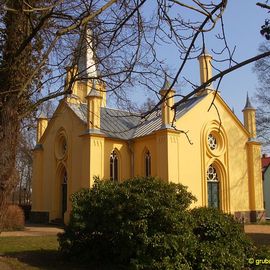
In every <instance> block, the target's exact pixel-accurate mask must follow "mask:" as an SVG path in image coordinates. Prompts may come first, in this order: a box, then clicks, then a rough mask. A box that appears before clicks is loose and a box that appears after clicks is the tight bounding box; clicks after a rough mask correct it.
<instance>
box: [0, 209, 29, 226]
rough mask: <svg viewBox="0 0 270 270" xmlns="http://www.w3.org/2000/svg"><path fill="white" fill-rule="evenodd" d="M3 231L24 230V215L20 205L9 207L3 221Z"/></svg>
mask: <svg viewBox="0 0 270 270" xmlns="http://www.w3.org/2000/svg"><path fill="white" fill-rule="evenodd" d="M2 226H3V230H5V231H11V230H22V229H23V228H24V213H23V210H22V209H21V208H20V207H19V206H18V205H9V206H8V208H7V212H6V215H5V219H4V221H3V225H2Z"/></svg>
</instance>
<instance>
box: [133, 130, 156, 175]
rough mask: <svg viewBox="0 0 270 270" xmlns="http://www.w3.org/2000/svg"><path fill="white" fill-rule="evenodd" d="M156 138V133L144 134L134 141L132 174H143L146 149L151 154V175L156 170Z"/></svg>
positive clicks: (154, 173)
mask: <svg viewBox="0 0 270 270" xmlns="http://www.w3.org/2000/svg"><path fill="white" fill-rule="evenodd" d="M156 140H157V138H156V135H150V136H145V137H142V138H138V139H136V140H135V141H134V157H135V158H134V176H141V175H142V176H145V160H144V154H145V152H146V151H147V150H148V151H149V152H150V154H151V175H152V176H158V172H157V153H158V149H157V142H156Z"/></svg>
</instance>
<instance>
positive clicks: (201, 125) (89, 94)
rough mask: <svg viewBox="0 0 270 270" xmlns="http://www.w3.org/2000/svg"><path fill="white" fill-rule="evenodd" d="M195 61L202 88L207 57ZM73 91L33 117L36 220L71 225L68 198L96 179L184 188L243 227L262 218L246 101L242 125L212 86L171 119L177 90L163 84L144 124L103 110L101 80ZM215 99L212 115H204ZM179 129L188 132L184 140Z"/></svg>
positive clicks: (257, 154)
mask: <svg viewBox="0 0 270 270" xmlns="http://www.w3.org/2000/svg"><path fill="white" fill-rule="evenodd" d="M88 56H89V53H88ZM90 60H91V59H90ZM93 61H94V60H93ZM199 63H200V72H201V82H202V83H204V82H205V81H207V80H208V78H210V77H211V76H212V75H211V69H212V67H211V56H210V55H209V54H206V53H203V54H202V55H201V56H200V57H199ZM78 69H80V66H79V67H78V68H75V69H74V68H73V69H72V70H71V71H70V72H77V70H78ZM94 71H95V70H94ZM68 82H69V75H68V76H67V83H68ZM72 89H73V90H72V95H68V96H66V97H64V98H63V99H62V100H61V101H60V102H59V105H58V107H57V109H56V111H55V113H54V115H53V117H52V118H51V119H50V120H48V119H47V118H46V117H42V116H41V117H40V118H39V119H38V124H37V145H36V147H35V149H34V166H33V181H32V182H33V184H32V188H33V196H32V202H33V204H32V214H31V216H32V220H33V221H36V222H39V221H43V222H48V221H51V220H57V219H58V220H59V219H62V220H64V221H65V222H68V220H69V215H70V211H71V202H70V200H69V198H70V196H71V194H73V193H74V192H76V191H78V190H80V189H81V188H91V186H92V184H93V181H94V177H95V176H98V177H99V178H100V179H111V180H112V181H120V182H121V181H124V180H125V179H128V178H131V177H134V176H156V177H159V178H161V179H163V180H164V181H168V182H174V183H181V184H183V185H185V186H188V190H189V191H191V192H192V193H193V195H195V196H196V198H197V202H196V203H194V205H193V206H194V207H195V206H211V207H217V208H220V209H221V210H222V211H224V212H226V213H232V214H234V215H235V216H236V217H237V218H239V219H242V220H245V221H249V220H251V221H255V220H258V219H261V218H263V215H264V207H263V190H262V175H261V145H260V143H259V142H257V141H256V122H255V109H254V108H253V107H252V106H251V104H250V101H249V99H248V97H247V102H246V106H245V108H244V110H243V114H244V124H242V123H241V122H240V121H239V119H238V118H237V117H236V116H235V114H234V113H233V112H232V111H231V109H230V108H229V107H228V105H227V104H226V103H225V102H224V100H223V99H222V97H221V96H220V94H219V93H218V94H216V95H215V91H214V90H213V89H212V87H211V86H210V87H209V88H208V89H204V90H203V91H201V92H200V93H198V94H197V95H195V96H193V97H192V98H190V99H189V100H187V101H186V102H184V103H182V104H181V105H180V106H179V107H178V108H177V109H176V112H175V115H174V112H173V111H172V110H171V107H172V106H173V104H174V97H173V96H174V90H172V89H170V87H169V85H168V84H167V83H165V84H164V87H163V88H162V89H161V91H160V95H161V96H164V95H166V99H165V101H164V102H163V104H162V106H161V108H160V109H158V110H156V111H154V112H153V113H151V114H150V115H149V116H148V117H147V118H146V119H145V120H143V121H142V120H141V117H140V115H139V114H136V113H134V114H130V113H129V112H126V111H121V110H116V109H110V108H108V107H106V87H105V85H104V83H102V82H99V81H98V80H95V81H93V80H92V81H90V80H89V81H85V80H81V81H76V82H75V83H74V84H73V88H72ZM214 96H215V97H214ZM213 98H215V100H214V103H215V107H216V109H215V108H214V107H211V109H210V110H209V106H210V104H211V102H212V101H213ZM217 110H218V113H217ZM172 123H173V126H174V127H172ZM182 130H189V133H188V138H187V136H186V134H185V133H183V132H182Z"/></svg>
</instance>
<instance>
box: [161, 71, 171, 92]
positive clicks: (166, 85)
mask: <svg viewBox="0 0 270 270" xmlns="http://www.w3.org/2000/svg"><path fill="white" fill-rule="evenodd" d="M170 87H171V84H170V82H169V80H168V75H167V73H165V79H164V84H163V86H162V88H161V89H162V90H168V89H170Z"/></svg>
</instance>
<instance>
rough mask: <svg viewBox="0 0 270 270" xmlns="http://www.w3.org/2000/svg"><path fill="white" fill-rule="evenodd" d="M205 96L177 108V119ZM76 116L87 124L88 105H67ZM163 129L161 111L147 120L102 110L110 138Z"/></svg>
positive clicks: (102, 116)
mask: <svg viewBox="0 0 270 270" xmlns="http://www.w3.org/2000/svg"><path fill="white" fill-rule="evenodd" d="M204 97H205V95H204V96H198V97H193V98H191V99H189V100H188V101H186V102H185V103H183V104H181V105H180V106H179V107H178V108H177V112H176V119H179V118H180V117H181V116H183V115H184V114H185V113H186V112H188V111H189V110H190V109H191V108H192V107H194V106H195V105H196V104H197V103H198V102H199V101H200V100H202V99H203V98H204ZM67 104H68V106H69V107H70V108H71V109H72V110H73V111H74V112H75V114H76V115H77V116H78V117H79V118H80V119H81V120H82V121H83V122H85V123H86V121H87V105H86V104H85V103H81V104H72V103H67ZM161 128H162V121H161V110H160V109H158V110H156V111H154V112H152V113H151V114H150V115H149V116H147V117H146V119H142V118H141V115H140V114H138V113H131V112H128V111H121V110H116V109H110V108H101V130H100V131H101V132H102V133H104V134H105V135H106V136H108V137H112V138H118V139H123V140H130V139H133V138H137V137H141V136H145V135H149V134H151V133H152V132H154V131H157V130H159V129H161Z"/></svg>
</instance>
